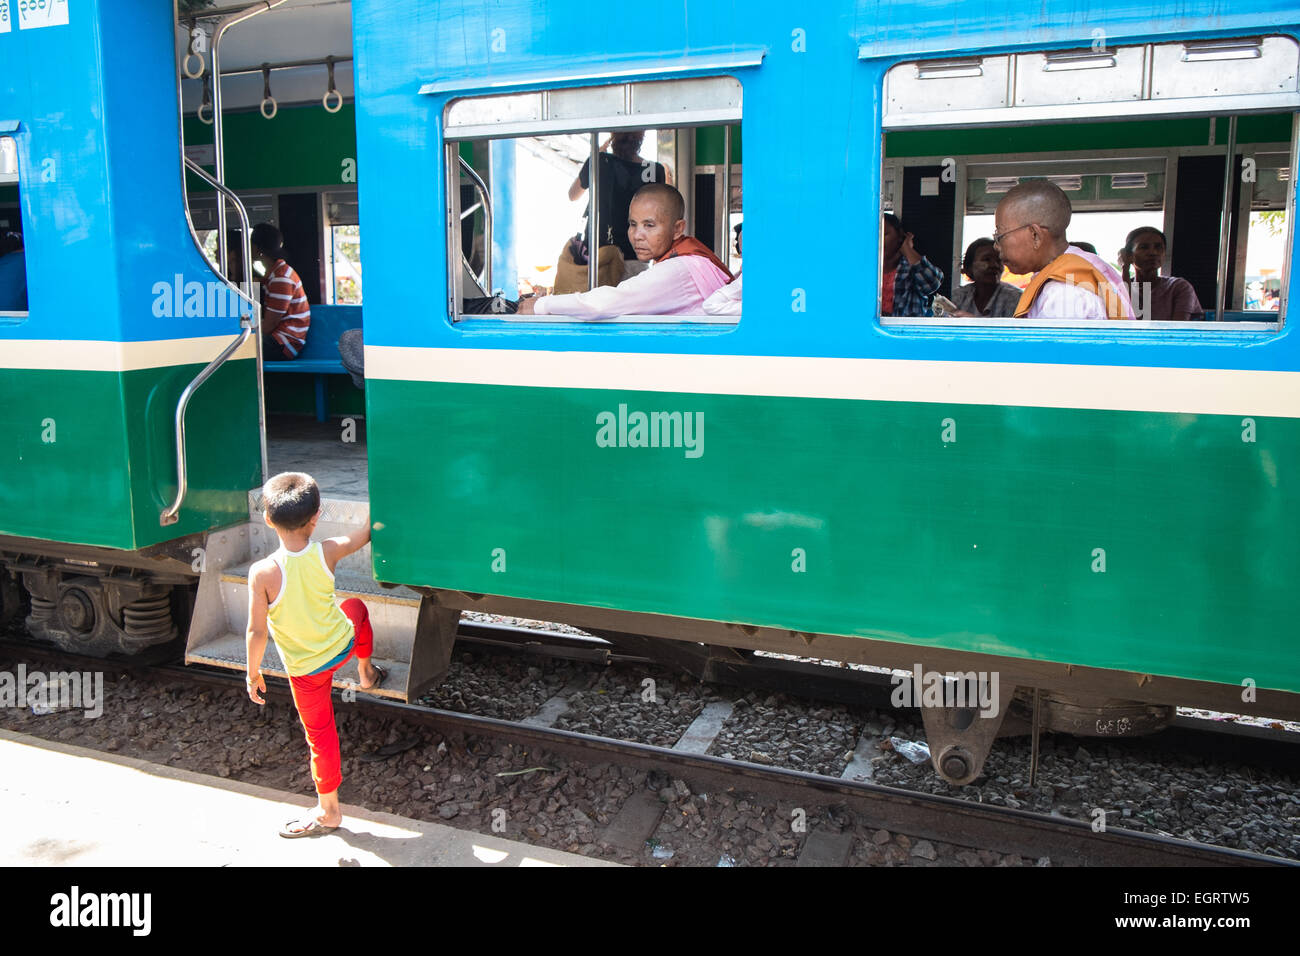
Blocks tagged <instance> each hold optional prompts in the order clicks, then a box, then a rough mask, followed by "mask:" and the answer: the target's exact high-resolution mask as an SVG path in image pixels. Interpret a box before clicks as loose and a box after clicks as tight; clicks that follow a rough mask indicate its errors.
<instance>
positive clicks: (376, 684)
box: [357, 664, 388, 694]
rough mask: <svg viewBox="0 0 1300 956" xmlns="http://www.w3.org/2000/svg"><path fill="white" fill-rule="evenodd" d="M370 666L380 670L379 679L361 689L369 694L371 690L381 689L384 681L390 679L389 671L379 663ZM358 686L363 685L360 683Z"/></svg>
mask: <svg viewBox="0 0 1300 956" xmlns="http://www.w3.org/2000/svg"><path fill="white" fill-rule="evenodd" d="M370 666H371V667H373V668H374V669H375V670H376V671H378V672H379V680H377V681H375V682H374V683H373V684H371V685H370V686H369V687H361V690H362V691H364V692H365V693H367V694H369V693H370V692H371V691H374V690H379V688H381V687H383V686H384V681H385V680H387V679H388V671H386V670H384V669H383V668H382V667H380V666H379V665H378V664H372V665H370ZM357 686H358V687H360V686H361V685H360V684H358V685H357Z"/></svg>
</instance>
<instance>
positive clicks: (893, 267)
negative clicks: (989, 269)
mask: <svg viewBox="0 0 1300 956" xmlns="http://www.w3.org/2000/svg"><path fill="white" fill-rule="evenodd" d="M883 219H884V246H883V248H882V251H881V260H880V314H881V315H894V316H926V315H929V314H930V302H931V301H932V300H933V298H934V294H935V293H936V292H938V291H939V286H940V285H942V284H943V271H942V270H941V269H939V268H937V267H936V266H935V265H934V264H933V263H932V262H930V260H929V259H927V258H925V256H923V255H921V254H920V253H919V252H917V251H916V247H915V246H914V245H913V239H912V234H911V233H910V232H908V231H907V230H906V229H904V228H903V221H902V220H901V219H899V218H898V217H897V216H895V215H893V214H892V213H885V215H884V217H883Z"/></svg>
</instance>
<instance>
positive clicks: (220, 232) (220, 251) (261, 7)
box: [212, 0, 284, 278]
mask: <svg viewBox="0 0 1300 956" xmlns="http://www.w3.org/2000/svg"><path fill="white" fill-rule="evenodd" d="M282 3H284V0H260V2H258V3H255V4H253V5H252V6H250V7H245V8H244V9H243V10H239V11H237V12H235V13H232V14H230V15H229V16H227V17H224V18H223V19H222V20H221V22H220V23H218V24H217V25H216V27H215V28H214V29H213V31H212V76H213V81H212V142H213V148H214V152H215V154H216V167H217V181H218V182H220V183H224V182H225V181H226V144H225V137H224V136H223V133H222V125H221V124H222V119H221V75H222V74H221V38H222V37H223V36H225V34H226V31H227V30H229V29H230V28H231V27H233V26H235V25H236V24H239V23H243V22H244V21H245V20H248V19H250V18H251V17H255V16H257V15H258V14H259V13H265V12H266V11H268V10H273V9H275V8H276V7H278V6H279V5H280V4H282ZM217 263H218V264H219V265H220V266H221V274H222V275H225V274H226V204H225V203H220V202H219V203H217ZM245 278H247V275H245Z"/></svg>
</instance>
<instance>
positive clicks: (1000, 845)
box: [0, 626, 1295, 866]
mask: <svg viewBox="0 0 1300 956" xmlns="http://www.w3.org/2000/svg"><path fill="white" fill-rule="evenodd" d="M467 630H468V633H467V634H466V638H467V639H469V640H473V639H475V638H478V639H482V640H485V641H496V642H498V643H500V642H501V641H502V638H503V635H502V633H501V630H500V629H499V628H496V627H491V628H487V629H485V630H480V629H477V628H476V627H475V626H471V627H469V628H468V629H467ZM516 636H517V637H518V638H519V640H520V641H525V640H533V638H527V637H526V636H521V635H516ZM559 643H560V645H561V646H565V647H567V648H568V650H570V651H573V650H582V649H583V648H582V647H581V644H582V642H569V641H563V640H562V641H560V642H559ZM0 647H2V648H3V649H4V650H5V651H7V652H9V653H13V654H26V655H32V654H37V655H39V656H40V657H42V658H49V659H53V660H55V661H56V662H57V663H58V665H59V666H61V667H64V668H68V669H72V668H76V669H91V668H102V667H103V666H104V663H105V662H103V661H101V660H98V659H92V658H79V657H76V656H74V655H64V654H57V653H55V652H51V651H46V650H45V649H40V648H34V647H32V646H31V645H21V644H12V643H7V642H6V643H2V644H0ZM586 650H588V651H590V650H591V648H590V647H588V648H586ZM127 669H133V670H137V671H139V672H141V673H148V674H151V675H154V676H156V677H163V678H166V679H169V680H177V681H184V682H189V683H197V684H205V685H209V686H213V687H222V688H229V689H235V690H238V691H239V692H241V693H242V690H243V682H242V680H241V678H240V676H239V674H238V673H237V672H231V671H219V670H208V669H205V668H195V667H185V666H183V665H179V664H163V665H156V666H153V667H149V668H131V667H129V666H128V667H127ZM270 691H271V693H272V695H273V696H274V697H275V698H276V699H280V700H285V701H287V700H288V696H289V695H288V689H287V686H285V685H283V684H282V683H281V682H278V681H275V682H272V685H271V687H270ZM357 704H358V705H359V706H361V707H363V708H365V709H366V710H368V711H371V712H375V713H382V714H383V715H385V716H387V717H392V718H396V719H397V720H399V721H400V722H401V723H402V724H403V725H405V726H407V727H409V728H410V730H411V732H412V733H419V732H422V731H423V732H429V731H431V732H433V733H436V734H439V735H442V736H443V737H444V738H446V739H450V740H453V741H471V740H478V739H483V740H490V741H493V742H495V743H498V744H509V745H513V746H515V747H520V748H524V749H526V750H528V751H529V752H530V753H534V754H541V753H544V754H546V755H554V756H555V757H560V758H563V759H565V760H571V761H575V762H578V763H581V764H588V765H590V764H606V763H607V764H614V765H617V766H620V767H632V768H637V769H641V770H645V771H648V772H652V773H656V772H657V773H660V774H663V775H664V776H665V778H671V779H682V780H685V781H687V782H688V783H689V785H690V787H691V788H692V789H693V790H697V791H698V790H700V789H701V788H703V789H707V790H709V792H722V791H728V790H732V791H738V792H743V793H753V794H756V795H760V796H762V797H766V798H770V799H773V800H777V801H780V802H781V803H783V804H787V805H795V806H801V807H811V806H817V805H828V804H830V805H835V806H837V807H840V808H844V809H846V810H848V811H849V812H851V813H853V814H855V815H856V816H857V818H858V820H859V821H860V822H862V823H865V824H866V825H867V826H869V827H880V828H882V829H887V830H889V831H892V832H894V833H903V834H907V835H909V836H910V837H912V838H913V839H918V840H929V841H938V842H941V843H944V844H952V845H955V846H961V847H972V848H977V849H981V850H989V851H993V852H995V853H1000V854H1015V855H1019V856H1024V857H1029V858H1031V859H1039V858H1042V857H1048V858H1050V860H1051V861H1052V863H1053V864H1057V865H1077V866H1275V865H1295V864H1294V863H1293V862H1291V861H1285V860H1280V859H1277V858H1274V857H1270V856H1263V855H1259V854H1254V853H1249V852H1244V851H1240V850H1234V849H1229V848H1224V847H1217V846H1211V845H1206V844H1201V843H1195V842H1190V841H1185V840H1180V839H1173V838H1170V837H1163V836H1157V835H1152V834H1149V833H1139V832H1135V831H1131V830H1125V829H1122V828H1117V827H1113V826H1112V827H1107V828H1105V829H1104V830H1103V831H1102V832H1096V831H1094V829H1093V828H1092V827H1091V826H1089V825H1088V824H1087V823H1085V822H1082V821H1078V820H1069V819H1064V818H1060V817H1054V816H1047V815H1044V814H1039V813H1034V812H1029V811H1025V810H1016V809H1011V808H1007V807H995V806H985V805H980V804H977V803H973V802H970V801H968V800H962V799H956V798H952V797H946V796H941V795H933V794H924V793H917V792H913V791H906V790H900V789H896V788H890V787H882V786H878V785H875V784H871V783H860V782H855V781H851V780H844V779H841V778H835V777H830V776H824V775H820V774H814V773H805V772H801V771H797V770H791V769H786V768H779V767H771V766H761V765H758V764H755V763H752V762H748V761H744V760H735V759H726V758H723V757H719V756H713V755H708V754H703V753H690V752H685V751H683V750H680V749H672V748H667V747H660V746H653V745H648V744H642V743H635V742H629V741H623V740H615V739H611V738H607V737H599V736H594V735H590V734H583V733H575V732H572V731H567V730H562V729H557V728H554V727H546V726H539V725H537V724H535V723H529V722H528V721H507V720H500V719H496V718H491V717H482V716H474V715H469V714H463V713H455V712H451V711H446V710H439V709H433V708H429V707H425V706H422V705H418V704H404V703H398V702H393V701H389V700H384V699H380V698H371V697H369V696H368V695H358V699H357ZM539 759H540V758H539ZM832 852H833V851H832Z"/></svg>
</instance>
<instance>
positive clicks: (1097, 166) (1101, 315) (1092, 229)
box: [880, 36, 1300, 332]
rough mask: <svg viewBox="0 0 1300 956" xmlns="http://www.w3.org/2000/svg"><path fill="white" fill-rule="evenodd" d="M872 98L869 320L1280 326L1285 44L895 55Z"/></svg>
mask: <svg viewBox="0 0 1300 956" xmlns="http://www.w3.org/2000/svg"><path fill="white" fill-rule="evenodd" d="M883 102H884V112H883V122H882V125H883V137H884V142H883V146H884V149H883V156H884V160H883V162H884V168H883V170H882V176H881V183H882V206H883V207H884V211H886V212H887V213H890V215H886V216H884V218H883V220H882V224H881V253H882V255H881V260H882V261H881V276H882V282H881V298H880V304H881V316H882V319H881V321H882V324H885V325H971V326H1011V327H1065V328H1088V327H1114V326H1113V323H1115V322H1122V323H1130V324H1133V325H1134V327H1143V328H1165V329H1174V330H1186V331H1189V332H1190V331H1194V330H1215V329H1217V330H1225V329H1227V328H1231V329H1238V330H1253V331H1259V330H1276V329H1278V328H1280V326H1281V322H1282V318H1283V316H1284V314H1285V303H1286V298H1287V292H1288V290H1287V288H1286V284H1287V283H1286V279H1287V273H1288V269H1289V263H1290V256H1291V247H1292V240H1293V236H1294V232H1295V229H1294V208H1293V199H1292V196H1293V192H1294V190H1293V189H1292V188H1291V184H1292V183H1293V182H1294V177H1295V170H1296V128H1297V119H1296V117H1297V115H1298V114H1297V112H1296V110H1297V109H1298V108H1300V46H1298V45H1297V43H1296V41H1295V40H1294V39H1292V38H1290V37H1280V36H1269V37H1249V38H1240V39H1216V40H1208V41H1185V42H1178V43H1164V44H1152V43H1148V44H1140V45H1134V46H1118V47H1109V46H1103V45H1101V44H1100V43H1098V44H1094V46H1093V47H1090V48H1087V49H1083V50H1064V51H1036V52H1030V53H1003V54H991V55H986V56H972V57H963V58H958V59H946V60H933V61H917V62H906V63H899V64H896V65H895V66H893V67H891V68H890V69H889V71H888V72H887V73H886V75H885V81H884V95H883ZM891 207H892V208H891ZM894 217H899V218H894ZM1067 222H1068V225H1066V223H1067ZM900 225H901V228H899V227H900ZM949 306H953V307H954V308H949ZM1017 313H1018V315H1017ZM1224 323H1230V324H1228V325H1225V324H1224Z"/></svg>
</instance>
